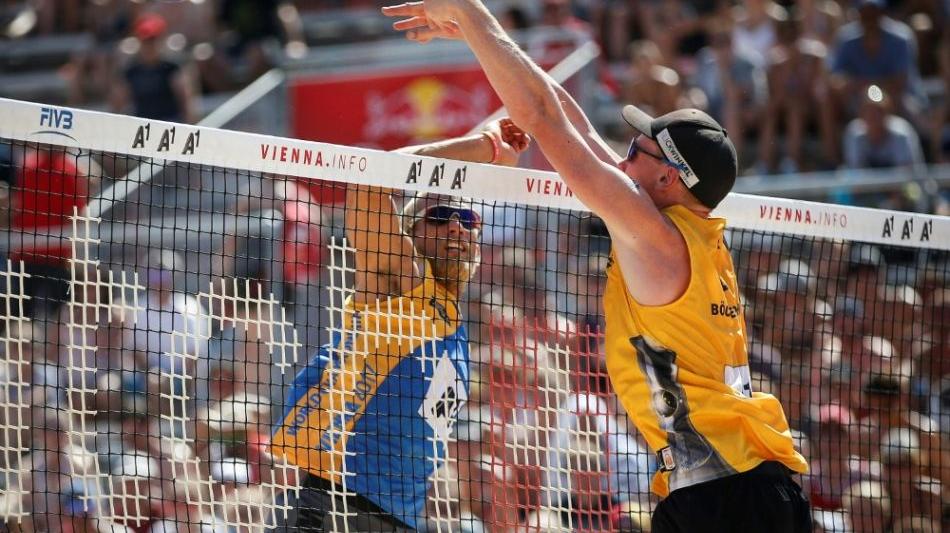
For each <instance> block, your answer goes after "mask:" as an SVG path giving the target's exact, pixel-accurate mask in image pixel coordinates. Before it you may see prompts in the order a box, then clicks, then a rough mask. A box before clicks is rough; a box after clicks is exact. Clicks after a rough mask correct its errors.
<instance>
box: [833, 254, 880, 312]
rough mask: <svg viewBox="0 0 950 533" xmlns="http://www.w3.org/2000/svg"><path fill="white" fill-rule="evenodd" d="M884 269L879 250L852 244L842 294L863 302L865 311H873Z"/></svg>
mask: <svg viewBox="0 0 950 533" xmlns="http://www.w3.org/2000/svg"><path fill="white" fill-rule="evenodd" d="M886 267H887V262H886V261H885V259H884V255H883V254H881V249H880V248H878V247H877V246H875V245H873V244H863V243H854V244H853V245H852V246H851V250H850V251H849V252H848V259H847V270H846V276H845V278H844V287H843V292H844V294H846V295H848V296H852V297H854V298H855V299H858V300H861V301H862V302H864V306H865V308H866V309H874V308H875V306H876V305H877V301H878V287H879V286H880V285H882V284H883V282H884V274H885V268H886Z"/></svg>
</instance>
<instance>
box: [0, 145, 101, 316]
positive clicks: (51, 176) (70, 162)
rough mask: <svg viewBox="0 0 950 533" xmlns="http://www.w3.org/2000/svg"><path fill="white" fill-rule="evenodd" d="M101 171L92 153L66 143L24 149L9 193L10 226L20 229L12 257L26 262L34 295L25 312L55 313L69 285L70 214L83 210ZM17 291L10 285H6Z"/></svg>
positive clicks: (29, 291)
mask: <svg viewBox="0 0 950 533" xmlns="http://www.w3.org/2000/svg"><path fill="white" fill-rule="evenodd" d="M99 176H102V171H101V169H99V167H98V165H97V164H96V162H95V161H94V160H93V159H92V157H91V156H90V155H88V154H80V153H79V152H78V151H74V150H72V149H68V148H63V147H52V146H35V147H30V148H28V149H27V150H26V152H25V154H24V156H23V161H22V163H21V166H20V167H19V171H18V172H17V175H16V183H15V184H14V186H13V192H12V195H11V213H12V214H11V221H10V226H11V229H14V230H19V231H20V232H22V237H23V239H22V241H20V242H19V243H17V242H16V241H13V242H12V243H11V244H12V247H11V248H12V249H11V251H10V260H12V261H13V264H14V265H16V264H17V263H18V262H19V261H23V263H24V269H25V271H26V273H27V274H28V275H29V276H30V278H28V279H27V280H25V285H26V286H25V287H24V292H25V293H26V294H27V295H28V296H30V299H29V300H27V301H26V302H25V304H24V307H25V310H24V311H25V313H26V315H27V316H29V317H31V318H33V319H42V318H44V317H47V316H50V315H54V314H55V313H56V311H57V309H58V308H59V306H60V304H62V303H63V302H64V301H65V299H66V295H67V290H68V288H69V279H70V272H69V259H70V258H71V257H72V252H71V249H70V246H69V243H68V242H64V241H61V240H59V238H60V237H61V236H63V234H67V235H68V233H69V232H70V230H71V228H72V223H71V222H70V217H72V216H73V214H74V213H75V212H77V211H81V210H82V209H83V207H84V206H85V205H86V202H88V201H89V196H90V194H92V193H93V192H94V191H95V190H96V189H97V188H98V177H99ZM10 289H12V290H16V289H15V288H9V289H8V290H10Z"/></svg>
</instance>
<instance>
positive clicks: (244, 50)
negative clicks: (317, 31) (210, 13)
mask: <svg viewBox="0 0 950 533" xmlns="http://www.w3.org/2000/svg"><path fill="white" fill-rule="evenodd" d="M218 23H219V24H220V26H221V28H222V30H223V33H222V36H221V37H222V41H223V45H224V49H225V57H222V58H220V59H221V60H223V61H224V62H226V63H227V66H228V68H229V70H230V77H231V78H232V80H233V82H235V83H236V84H237V85H238V86H243V85H245V84H247V83H250V82H251V81H253V80H255V79H257V78H258V77H259V76H260V75H261V74H264V73H265V72H267V71H268V70H269V69H270V68H271V67H272V66H273V63H274V61H273V59H272V58H271V57H268V53H267V48H268V45H270V44H272V43H277V42H279V41H280V39H281V38H283V39H285V40H286V42H287V50H288V52H290V53H291V54H292V55H295V56H296V55H300V54H301V53H305V51H306V45H305V44H304V41H303V24H302V22H301V19H300V14H299V12H298V11H297V8H296V7H295V5H294V3H293V2H289V1H285V0H222V1H221V2H219V3H218Z"/></svg>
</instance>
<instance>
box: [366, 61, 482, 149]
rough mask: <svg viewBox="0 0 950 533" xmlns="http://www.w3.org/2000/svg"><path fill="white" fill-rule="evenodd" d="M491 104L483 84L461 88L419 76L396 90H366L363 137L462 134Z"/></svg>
mask: <svg viewBox="0 0 950 533" xmlns="http://www.w3.org/2000/svg"><path fill="white" fill-rule="evenodd" d="M490 104H491V94H490V92H489V90H488V88H487V87H485V86H484V85H481V84H477V85H476V86H474V87H472V88H471V89H462V88H459V87H457V86H454V85H449V84H447V83H444V82H442V81H441V80H439V79H437V78H432V77H426V78H417V79H415V80H413V81H412V82H410V83H409V84H407V85H405V86H404V87H402V88H400V89H399V90H397V91H395V92H391V93H388V94H382V93H380V92H377V91H370V92H369V93H368V94H367V97H366V116H367V121H366V124H365V126H364V129H363V133H364V138H365V139H366V140H367V141H370V142H378V141H379V140H381V139H384V138H386V137H394V136H395V137H403V138H406V137H408V138H410V139H412V141H410V142H420V141H428V140H433V139H437V138H442V137H446V136H451V135H459V134H462V133H464V132H465V131H466V130H468V128H471V127H472V126H474V125H475V124H478V123H479V122H480V121H481V120H482V119H483V118H485V116H487V115H488V113H489V112H491V109H489V106H490Z"/></svg>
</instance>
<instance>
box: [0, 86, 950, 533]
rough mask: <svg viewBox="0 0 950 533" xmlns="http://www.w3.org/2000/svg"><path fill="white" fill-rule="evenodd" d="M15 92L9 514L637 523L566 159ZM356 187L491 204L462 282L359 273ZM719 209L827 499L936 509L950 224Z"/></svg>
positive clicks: (4, 286)
mask: <svg viewBox="0 0 950 533" xmlns="http://www.w3.org/2000/svg"><path fill="white" fill-rule="evenodd" d="M0 110H2V111H3V114H4V116H8V117H10V120H9V121H8V122H5V123H3V124H0V177H2V178H3V180H4V181H5V182H6V188H5V192H6V195H5V196H4V198H3V200H2V202H3V208H4V209H3V211H4V216H3V219H4V222H5V223H4V229H3V231H4V234H3V237H2V239H0V240H2V242H0V253H2V254H3V255H4V256H5V258H4V261H3V263H2V264H3V265H4V270H3V272H0V298H2V301H0V341H2V342H0V349H2V352H0V490H2V494H0V517H2V520H3V523H4V524H5V526H6V527H7V528H8V529H11V530H13V531H94V530H111V531H155V532H158V531H201V532H205V531H208V532H219V531H220V532H238V531H239V532H245V531H246V532H251V531H255V532H256V531H265V530H272V529H274V528H275V526H277V525H280V524H303V523H305V521H306V520H307V519H308V518H307V517H306V516H304V515H305V514H306V513H305V512H304V511H305V510H307V509H313V508H320V509H324V510H326V517H325V519H324V521H323V525H322V526H320V527H322V528H323V529H320V530H326V531H376V530H387V531H392V530H393V527H398V526H400V525H401V526H408V527H410V528H413V529H418V530H425V531H440V532H441V531H525V532H527V531H539V532H540V531H640V530H647V528H648V526H649V516H650V512H651V510H652V508H653V507H654V506H655V504H656V502H657V498H656V497H655V496H652V495H651V494H650V482H651V478H652V476H653V474H654V473H655V472H656V471H657V468H658V465H657V460H656V457H655V456H654V454H653V453H652V452H651V451H650V450H649V449H648V447H647V446H646V443H645V441H644V439H643V437H642V436H641V435H640V434H639V433H638V431H637V429H636V428H635V427H634V426H633V424H632V423H631V422H630V420H629V419H628V417H627V415H626V413H625V412H624V410H623V408H622V407H621V406H620V404H619V402H618V400H617V397H616V395H615V394H614V392H613V390H612V389H611V384H610V381H609V379H608V376H607V372H606V368H605V364H604V336H603V333H602V330H603V329H602V328H603V320H604V319H603V314H602V311H601V306H600V295H601V294H602V293H603V289H604V283H605V270H606V268H607V264H608V261H609V260H608V252H609V246H610V243H609V238H608V235H607V233H606V229H605V228H604V226H603V224H602V223H601V222H600V221H599V220H598V219H596V218H594V217H591V216H590V215H589V214H588V213H586V212H584V211H583V210H582V209H581V206H580V205H579V204H578V203H576V200H575V199H574V198H573V197H572V195H571V194H570V191H569V190H567V189H566V187H564V186H563V184H562V183H561V182H560V181H559V180H558V179H557V177H556V176H554V175H551V174H547V173H544V172H536V171H527V170H518V169H503V168H498V167H489V166H485V165H477V164H461V163H458V162H453V161H441V160H433V159H430V158H419V157H413V156H406V155H401V154H392V153H381V152H375V151H371V150H361V149H354V148H348V147H337V146H330V145H323V144H319V143H304V142H300V141H292V140H287V139H278V138H271V137H264V136H254V135H247V134H238V133H233V132H225V131H219V130H212V129H203V128H195V127H191V126H186V125H180V124H179V125H175V124H166V123H158V122H154V121H145V120H140V119H135V118H131V117H121V116H114V115H104V114H96V113H90V112H82V111H78V110H59V109H57V110H56V111H57V112H58V113H62V112H68V113H70V116H71V117H72V119H71V121H70V122H69V124H70V128H68V129H62V128H60V129H59V130H56V129H55V128H54V130H53V131H52V133H51V131H49V130H43V131H38V130H37V129H36V128H35V127H34V126H35V125H36V124H42V119H40V116H41V114H42V115H43V116H47V117H48V116H49V114H50V108H43V107H41V106H36V105H33V104H24V103H20V102H13V101H8V100H2V101H0ZM357 184H359V185H361V186H366V185H371V186H375V187H391V188H393V189H394V193H393V197H394V198H395V201H396V202H398V203H400V204H401V202H402V201H403V200H406V199H408V198H411V196H412V195H413V194H414V193H416V192H420V191H422V192H432V191H436V192H439V193H442V194H451V195H456V196H464V197H465V198H466V200H465V201H467V202H471V204H472V205H473V206H474V208H475V209H476V210H477V211H478V212H480V213H481V216H482V217H483V222H484V226H483V229H482V232H481V235H480V239H481V248H482V249H481V262H480V263H481V264H480V267H479V268H478V270H477V273H476V275H475V277H474V278H473V279H472V281H471V282H470V283H469V284H468V286H467V287H466V289H465V290H464V294H463V295H462V297H460V298H459V299H458V300H456V299H454V298H453V297H451V295H448V296H447V295H446V294H444V293H440V292H438V291H439V289H438V286H437V285H432V284H429V285H426V283H425V282H424V281H421V280H422V279H428V278H429V276H428V275H427V272H428V270H426V269H425V268H424V269H423V270H422V271H419V272H418V273H417V276H418V279H417V280H416V281H414V282H412V283H410V284H409V285H408V286H402V285H399V286H397V287H391V286H390V287H383V286H380V287H378V288H377V289H375V290H376V292H375V297H373V296H372V294H371V296H370V297H366V294H368V293H370V291H364V292H363V293H362V294H357V292H356V290H355V287H356V286H357V284H360V283H362V284H364V286H366V285H365V284H366V283H367V281H366V275H367V271H360V269H359V268H358V266H357V265H358V264H367V263H366V262H365V261H368V260H369V259H367V258H366V256H365V255H364V256H361V255H360V254H361V251H360V250H356V249H355V248H354V239H353V234H352V233H349V234H348V232H347V230H348V228H347V227H346V221H347V220H350V219H349V218H348V217H350V216H352V215H353V213H352V212H347V209H345V208H344V206H343V205H318V204H316V203H315V202H313V201H312V198H313V197H314V196H315V191H317V190H320V189H326V188H340V189H346V188H349V189H350V190H353V188H354V187H355V186H356V185H357ZM374 190H375V191H376V192H375V194H377V195H380V196H381V197H380V198H376V199H374V200H372V202H373V203H371V205H376V204H377V203H379V202H385V201H389V198H390V196H389V194H388V193H386V191H385V190H380V189H374ZM369 205H370V204H368V205H367V206H356V207H355V208H356V209H357V210H359V209H363V210H364V211H365V210H366V209H368V208H369ZM351 209H352V206H351ZM368 214H370V215H371V214H373V213H371V212H370V213H368ZM721 214H722V215H724V216H726V217H727V219H728V220H729V230H728V231H727V235H726V238H727V242H728V244H729V247H730V250H731V252H732V255H733V257H734V260H735V264H736V268H737V276H738V278H739V287H740V289H741V292H742V297H741V302H742V307H743V309H742V311H743V312H744V314H745V318H746V323H747V326H748V331H749V335H748V339H749V359H750V364H749V375H748V376H747V381H748V383H749V384H750V385H751V389H752V390H754V391H761V392H767V393H771V394H774V395H775V396H776V397H778V398H779V399H780V400H781V402H782V405H783V407H784V409H785V413H786V416H787V417H788V420H789V423H790V425H791V427H792V432H793V436H794V437H795V439H796V444H797V446H798V448H799V450H800V451H801V452H802V454H803V455H804V456H805V457H806V458H807V459H808V461H809V463H810V465H811V471H810V473H809V474H808V475H806V476H803V477H801V479H800V481H801V483H802V484H803V486H804V487H805V489H806V492H808V494H809V496H810V498H811V501H812V506H813V511H814V517H815V518H814V519H815V522H816V523H817V524H820V525H821V527H822V528H823V529H824V530H826V531H850V530H852V529H854V530H857V528H858V526H859V525H864V526H866V527H870V528H871V529H869V530H878V531H883V530H886V529H887V528H888V527H890V526H891V525H892V524H897V523H898V522H899V521H901V520H905V521H906V520H917V521H919V522H920V523H922V524H925V526H926V527H929V528H930V529H924V530H927V531H937V530H938V528H939V527H940V521H941V520H942V519H943V520H944V521H945V519H946V515H947V513H946V509H945V504H944V502H945V501H947V497H946V494H947V488H946V487H947V483H948V482H950V443H948V440H947V439H948V428H950V396H948V393H950V365H948V361H950V359H948V353H947V346H948V343H950V331H948V328H947V326H948V324H950V316H948V308H950V289H948V286H947V277H948V266H947V265H948V255H947V254H948V249H950V237H948V235H950V222H948V221H947V220H946V218H940V217H928V216H925V215H918V214H911V213H898V212H889V211H874V210H866V209H854V208H847V207H841V206H831V205H822V204H811V203H804V202H791V201H786V200H781V199H765V198H753V197H738V196H733V197H730V199H729V200H727V202H726V203H725V204H724V206H723V208H721ZM391 231H394V230H391ZM371 233H372V232H371ZM389 236H390V235H387V234H386V233H385V231H378V232H376V233H375V234H371V235H370V236H369V237H366V236H363V237H362V239H363V240H362V241H361V242H366V243H370V244H369V245H367V246H373V247H383V246H389V245H388V244H385V245H384V244H383V243H384V242H389V240H387V239H388V238H389ZM357 241H359V238H357ZM417 244H418V243H417ZM456 255H457V254H456ZM361 257H362V259H359V258H361ZM453 257H455V255H453ZM370 259H373V260H375V261H377V262H383V261H386V262H392V261H393V258H392V257H390V256H387V255H386V254H381V255H378V256H373V257H372V258H370ZM444 260H445V258H440V257H434V261H433V262H438V261H444ZM376 264H377V265H378V263H376ZM427 268H437V265H436V266H432V265H430V267H427ZM406 291H414V292H412V294H413V297H404V298H394V297H390V295H392V294H397V295H398V294H401V293H403V292H406ZM354 297H359V298H362V300H361V303H360V304H359V305H358V306H354V305H353V304H352V301H353V299H354ZM713 307H714V309H713V310H712V312H713V313H714V314H715V313H720V314H727V313H730V312H738V310H731V309H729V308H728V307H727V306H725V305H724V304H723V305H719V307H717V306H716V304H715V303H713ZM458 325H462V326H464V329H465V331H466V332H465V333H460V331H461V330H462V328H461V327H457V326H458ZM314 428H321V430H320V431H317V430H315V429H314ZM275 431H276V434H275ZM288 449H290V450H292V451H291V453H285V452H287V450H288ZM294 450H295V451H294ZM314 488H319V489H320V490H319V491H316V492H315V491H313V490H310V489H314ZM314 494H319V496H314ZM315 498H316V499H315ZM380 508H382V509H384V510H385V511H387V512H383V511H382V510H381V509H380ZM302 510H303V511H302ZM302 513H303V514H302ZM311 519H312V517H311ZM396 521H398V522H396ZM394 524H395V526H394ZM95 528H99V529H95ZM386 528H388V529H386ZM296 529H297V528H296V527H295V526H293V525H292V526H291V527H290V528H289V530H291V531H294V530H296ZM301 530H302V529H301Z"/></svg>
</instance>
